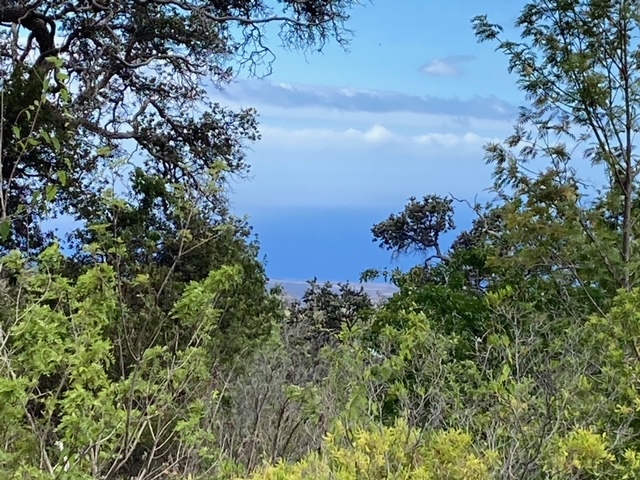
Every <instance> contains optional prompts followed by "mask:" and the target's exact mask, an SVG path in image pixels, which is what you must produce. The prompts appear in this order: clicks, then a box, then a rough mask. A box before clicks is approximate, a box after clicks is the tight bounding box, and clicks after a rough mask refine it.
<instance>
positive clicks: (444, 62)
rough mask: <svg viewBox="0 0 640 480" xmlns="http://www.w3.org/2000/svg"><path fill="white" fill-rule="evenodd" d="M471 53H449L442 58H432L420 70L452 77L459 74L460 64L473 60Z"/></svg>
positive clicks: (436, 75)
mask: <svg viewBox="0 0 640 480" xmlns="http://www.w3.org/2000/svg"><path fill="white" fill-rule="evenodd" d="M474 59H475V57H474V56H473V55H450V56H448V57H444V58H434V59H433V60H430V61H429V62H427V63H425V64H424V65H423V66H422V67H421V68H420V71H421V72H423V73H426V74H427V75H431V76H434V77H452V76H456V75H460V74H461V73H462V72H463V70H462V65H463V64H464V63H467V62H470V61H471V60H474Z"/></svg>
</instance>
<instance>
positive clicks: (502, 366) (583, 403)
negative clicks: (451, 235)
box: [0, 0, 640, 480]
mask: <svg viewBox="0 0 640 480" xmlns="http://www.w3.org/2000/svg"><path fill="white" fill-rule="evenodd" d="M380 1H382V0H380ZM356 4H357V1H356V0H306V1H301V0H281V1H278V2H268V1H266V0H251V1H245V0H243V1H236V0H217V1H209V2H204V1H196V0H180V1H177V0H176V1H168V0H112V1H102V0H93V1H87V2H73V1H70V2H68V1H65V2H63V1H57V0H52V1H26V0H24V1H23V0H17V1H11V2H9V1H5V2H0V32H2V35H0V46H1V48H0V51H1V52H2V56H1V57H0V62H1V65H2V67H1V68H0V94H1V96H0V100H1V101H0V109H1V111H2V116H1V124H0V128H1V130H0V145H1V151H0V155H1V160H2V162H1V168H0V249H1V250H2V252H0V255H1V259H0V405H1V408H0V477H1V478H3V479H8V480H11V479H15V480H17V479H33V480H44V479H54V478H55V479H61V480H85V479H87V480H88V479H104V480H116V479H136V480H152V479H154V480H155V479H169V478H176V479H191V480H195V479H202V480H207V479H229V480H231V479H238V480H240V479H245V480H249V479H252V480H267V479H273V480H275V479H282V480H290V479H291V480H294V479H320V480H323V479H326V480H329V479H331V480H334V479H335V480H356V479H358V480H359V479H368V480H381V479H403V480H405V479H406V480H409V479H415V480H418V479H422V480H426V479H429V480H431V479H433V480H436V479H437V480H445V479H447V480H462V479H466V480H482V479H518V480H521V479H527V480H535V479H558V480H559V479H563V480H564V479H567V480H569V479H575V480H586V479H612V480H614V479H615V480H619V479H635V478H640V389H639V388H640V288H639V285H638V282H639V281H640V249H639V243H638V235H639V233H640V224H639V222H638V218H640V196H639V191H638V184H639V182H638V174H639V173H640V163H639V162H638V154H637V153H636V152H637V145H636V143H635V134H636V132H638V131H639V130H640V122H639V113H640V104H639V101H640V63H639V62H638V58H640V49H639V47H638V42H637V38H638V33H640V13H639V11H638V9H637V6H636V3H635V2H629V1H622V0H618V1H606V0H597V1H596V0H589V1H587V0H530V1H529V2H528V3H527V4H526V5H525V6H524V7H523V8H522V10H521V11H520V14H519V16H518V19H517V24H516V26H517V27H518V29H519V32H520V38H516V39H506V38H503V37H502V30H501V28H500V27H499V26H497V25H493V24H491V23H490V21H489V19H487V18H485V17H477V18H475V19H474V20H473V22H472V28H473V29H474V31H475V34H476V36H477V38H478V40H479V41H488V42H492V43H493V45H495V46H496V47H497V50H498V51H499V52H501V53H502V54H504V55H506V57H507V58H508V60H509V65H510V71H511V74H512V76H513V78H514V81H516V82H517V84H518V86H519V88H520V89H521V90H522V91H523V92H524V93H525V94H526V98H527V104H526V105H525V106H523V107H522V109H521V110H520V114H519V118H518V120H517V122H516V124H515V125H514V130H513V135H512V136H510V137H509V138H507V139H505V141H504V142H501V143H497V144H489V145H486V147H485V160H486V161H487V162H489V163H490V164H491V165H492V166H493V169H494V176H493V178H494V185H493V188H492V192H493V194H494V200H493V201H492V202H490V203H488V204H486V205H476V204H472V203H469V202H467V201H466V200H465V199H454V198H445V197H441V196H436V195H431V194H429V192H425V195H424V197H421V198H411V199H410V201H409V202H408V203H407V205H405V206H404V207H400V210H399V212H398V213H395V214H392V215H390V216H389V217H388V218H387V219H382V220H381V221H380V223H378V224H376V225H374V226H373V227H372V230H371V233H372V236H373V240H374V241H376V242H378V243H379V245H380V247H381V248H384V249H387V250H389V251H390V252H392V253H393V254H395V255H402V254H407V253H412V254H414V253H416V252H418V253H421V254H423V258H424V261H423V262H422V263H421V264H419V265H416V266H415V267H414V268H412V269H410V270H409V271H405V272H401V271H373V270H370V271H367V272H364V273H363V278H362V280H363V281H366V280H372V279H375V278H384V279H385V280H386V281H388V282H391V283H393V284H394V285H395V286H396V287H397V288H398V291H397V292H396V293H395V294H394V295H393V296H391V297H390V298H388V299H386V300H385V301H384V302H381V303H376V302H373V301H372V299H371V298H369V297H368V296H367V295H366V294H365V293H364V292H363V291H362V290H359V289H356V288H354V287H351V286H349V285H339V286H338V288H337V289H336V288H333V286H331V285H324V284H319V283H317V282H315V281H312V282H310V283H309V287H308V289H307V292H306V293H305V295H304V297H303V299H302V300H301V301H299V302H297V301H292V300H285V299H284V297H283V296H282V295H281V293H282V292H280V291H279V290H278V289H276V288H269V287H268V279H267V277H266V274H265V269H264V265H263V264H262V262H261V261H260V259H259V257H258V244H257V242H256V241H255V239H254V237H253V232H252V229H251V227H250V225H248V223H247V221H246V220H244V219H242V218H237V217H235V216H234V215H232V214H231V213H230V209H229V202H228V185H229V182H230V181H231V180H236V179H238V178H242V177H244V176H246V175H247V173H248V165H247V163H246V159H245V152H246V149H247V148H248V147H249V146H250V144H251V143H252V142H255V141H258V140H259V136H260V135H259V127H258V124H257V121H256V112H255V111H254V110H253V109H246V110H233V109H229V108H227V107H225V106H224V105H220V104H217V103H214V102H211V101H210V100H209V96H208V94H207V91H206V88H210V87H211V85H213V86H214V87H216V88H224V86H225V85H228V84H229V83H230V82H232V81H233V79H234V75H235V73H236V71H237V69H239V68H243V69H244V70H243V71H244V72H246V71H249V72H252V73H255V74H263V73H265V72H267V73H268V72H269V71H270V68H271V63H270V59H271V56H270V50H269V45H271V44H272V43H273V42H278V41H280V42H282V43H283V44H284V46H285V47H288V48H292V49H299V50H306V49H321V48H322V47H323V46H324V45H325V44H326V43H327V42H334V43H338V44H340V45H346V44H347V43H348V40H349V38H350V31H349V29H348V27H349V23H348V20H349V12H350V11H351V9H352V8H357V5H356ZM372 8H375V7H372ZM479 8H482V7H481V6H480V7H479ZM509 8H511V7H509ZM514 13H515V12H514ZM267 33H269V34H272V33H275V35H276V37H277V35H278V34H279V38H273V37H272V38H269V36H268V35H267ZM269 42H272V43H269ZM275 66H276V67H277V63H276V64H275ZM478 161H479V162H480V161H482V159H481V158H479V159H478ZM589 162H590V163H591V171H594V170H597V171H598V172H600V173H601V175H602V178H604V179H605V181H604V182H603V184H602V185H597V186H594V185H589V184H588V183H586V181H585V179H583V178H582V177H581V171H584V170H585V169H584V166H585V165H587V166H588V165H589ZM534 163H535V165H536V166H535V167H533V164H534ZM451 178H452V180H451V181H452V182H455V175H454V174H452V177H451ZM408 194H409V192H408ZM456 208H464V209H467V208H471V209H472V210H473V212H474V214H475V218H476V219H475V221H474V223H473V226H472V227H471V228H470V229H469V230H468V231H464V232H459V234H458V236H457V239H456V240H455V242H454V243H453V245H451V247H450V248H444V247H443V246H442V245H441V242H440V241H441V237H442V235H443V234H445V233H447V232H450V231H455V229H456V226H455V224H454V221H453V218H454V213H455V212H454V209H456ZM62 216H67V217H68V216H70V217H72V218H74V219H75V221H76V223H75V225H76V226H75V227H74V228H73V231H72V232H70V233H69V235H68V236H64V237H62V236H58V234H56V233H55V232H54V231H50V230H49V229H48V227H47V226H50V225H51V224H52V222H51V220H55V219H59V218H61V217H62Z"/></svg>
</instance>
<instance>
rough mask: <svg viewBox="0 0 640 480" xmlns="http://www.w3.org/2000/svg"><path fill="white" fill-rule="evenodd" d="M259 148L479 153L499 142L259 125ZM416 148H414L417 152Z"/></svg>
mask: <svg viewBox="0 0 640 480" xmlns="http://www.w3.org/2000/svg"><path fill="white" fill-rule="evenodd" d="M260 131H261V132H262V141H261V144H264V145H267V146H276V147H278V148H287V149H295V150H296V151H301V150H302V151H309V150H336V149H339V150H344V149H347V150H348V149H352V148H361V147H364V148H371V147H374V148H375V147H379V146H382V145H387V146H392V147H395V148H398V149H400V150H399V151H401V150H406V149H411V150H414V151H419V149H420V148H422V147H425V146H432V147H438V148H440V149H456V150H455V153H459V148H460V147H471V148H472V149H477V151H480V147H481V146H482V145H484V144H486V143H487V142H489V141H499V140H500V138H498V137H486V136H481V135H478V134H476V133H472V132H463V133H435V132H433V133H432V132H430V133H420V134H417V135H409V134H404V133H401V132H398V131H392V130H390V129H388V128H386V127H384V126H382V125H380V124H374V125H373V126H371V127H370V128H368V129H357V128H348V129H345V130H338V129H327V128H303V129H289V128H284V127H279V126H270V125H262V126H261V127H260ZM416 147H417V148H416Z"/></svg>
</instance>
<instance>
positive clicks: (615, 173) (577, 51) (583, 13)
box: [474, 0, 640, 289]
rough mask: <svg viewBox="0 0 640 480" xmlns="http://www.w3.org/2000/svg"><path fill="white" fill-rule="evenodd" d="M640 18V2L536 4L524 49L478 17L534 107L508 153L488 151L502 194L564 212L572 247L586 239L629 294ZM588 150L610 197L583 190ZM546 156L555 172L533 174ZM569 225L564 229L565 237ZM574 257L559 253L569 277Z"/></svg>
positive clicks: (633, 265)
mask: <svg viewBox="0 0 640 480" xmlns="http://www.w3.org/2000/svg"><path fill="white" fill-rule="evenodd" d="M639 20H640V18H639V17H638V10H637V6H636V5H635V3H634V2H626V1H611V2H597V1H583V0H570V1H561V0H553V1H546V0H545V1H531V2H528V3H527V4H526V6H525V7H524V8H523V10H522V12H521V14H520V16H519V17H518V19H517V21H516V26H517V27H519V28H520V31H521V41H518V42H515V41H510V40H504V39H502V38H501V37H500V32H501V28H500V27H499V26H498V25H493V24H491V23H489V21H488V20H487V18H486V17H484V16H481V17H477V18H475V19H474V29H475V32H476V35H477V37H478V39H479V40H480V41H489V40H491V41H495V42H497V48H498V49H499V50H501V51H502V52H503V53H505V54H506V56H507V57H508V59H509V69H510V71H511V72H514V73H515V74H516V75H517V77H518V84H519V86H520V88H521V89H522V90H523V91H524V92H525V93H526V94H527V98H528V100H530V102H531V106H530V107H527V108H522V109H521V111H520V118H519V120H518V123H517V125H516V127H515V129H514V134H513V135H512V136H511V137H510V138H509V139H508V140H507V141H506V142H505V145H504V146H502V145H497V144H492V145H489V147H488V149H487V157H488V159H489V161H491V162H493V163H494V164H495V167H496V168H495V175H496V189H497V190H498V191H499V192H501V193H502V194H503V196H504V198H505V199H518V198H519V199H527V201H528V200H529V199H530V198H534V199H538V200H537V204H538V207H539V208H543V207H544V208H546V209H547V211H551V210H554V211H556V212H557V213H558V215H557V216H556V217H555V219H556V220H558V221H561V222H563V223H564V224H565V225H568V226H569V228H571V229H572V232H571V233H570V234H569V235H568V237H569V238H570V240H573V239H576V240H577V237H579V236H583V237H586V239H582V240H583V241H584V240H586V244H587V246H588V247H591V248H589V250H591V251H593V253H595V254H596V255H597V257H596V258H599V261H600V262H601V263H602V264H603V265H604V266H605V267H606V272H603V273H604V275H606V276H608V277H609V278H610V281H611V282H612V283H613V284H614V288H615V287H622V288H625V289H630V288H632V287H633V286H634V285H635V284H636V281H637V280H636V276H637V273H636V272H637V267H638V264H637V260H636V256H635V243H636V240H635V239H636V236H637V222H635V220H634V219H635V217H636V215H637V212H635V211H634V204H636V203H637V183H638V182H637V179H638V173H639V172H640V170H639V169H638V162H637V154H636V149H635V146H634V141H633V139H634V134H635V132H636V131H637V128H638V114H639V111H638V107H637V105H638V95H639V94H640V92H639V91H638V80H639V79H640V67H639V66H638V62H637V60H636V59H637V57H638V53H639V50H638V46H637V45H636V44H635V42H634V41H633V38H634V36H635V35H636V34H637V31H638V28H639V26H640V24H639ZM565 142H569V143H565ZM580 146H584V147H586V148H584V155H585V157H586V158H587V159H589V160H590V161H591V163H592V164H593V165H594V166H600V167H601V170H602V172H603V173H604V177H605V182H604V185H603V187H604V188H603V189H602V190H596V191H595V192H593V191H591V192H584V189H583V190H582V191H580V188H581V187H583V186H584V182H581V181H580V176H579V173H578V172H579V171H580V167H579V165H578V164H577V161H576V153H577V149H578V147H580ZM516 147H519V150H517V151H516V150H515V148H516ZM536 158H544V159H545V160H547V161H548V162H549V167H548V168H547V170H546V171H544V172H540V173H539V174H537V173H536V172H533V173H529V172H531V169H530V167H529V164H531V163H532V162H533V161H534V159H536ZM543 187H546V189H545V188H543ZM585 193H590V194H591V195H592V196H593V194H594V193H595V197H596V200H595V201H593V200H592V201H588V200H587V199H586V198H585V196H584V194H585ZM543 195H546V197H545V198H543ZM580 200H582V201H583V203H582V205H579V204H578V202H579V201H580ZM543 204H544V205H543ZM576 209H577V210H576ZM533 215H534V211H533V210H531V215H530V217H531V220H533V221H534V222H536V224H537V225H538V226H539V227H540V228H544V227H543V223H545V222H546V224H547V226H548V227H553V225H551V223H550V222H549V221H548V219H545V218H540V217H538V216H533ZM603 217H609V218H615V219H618V220H619V222H616V223H618V225H617V226H616V227H615V229H614V230H612V229H611V228H602V223H603ZM608 224H609V225H610V226H611V223H610V222H608ZM559 226H560V225H558V222H556V225H555V227H554V230H555V232H558V231H559V228H557V227H559ZM573 227H580V228H579V229H578V228H573ZM546 231H547V232H550V229H549V228H547V229H546ZM579 232H580V233H579ZM567 233H568V232H565V234H564V236H567ZM570 250H571V248H565V249H564V251H563V252H555V253H556V254H557V255H556V256H558V258H560V259H561V262H562V263H563V265H562V267H563V268H564V269H566V270H571V269H572V267H571V265H572V263H574V262H573V260H572V259H571V258H569V257H570V255H571V254H570ZM556 263H557V261H556ZM576 273H580V272H574V280H575V281H581V282H583V283H586V284H589V283H590V281H591V280H592V279H588V278H575V277H576V275H575V274H576Z"/></svg>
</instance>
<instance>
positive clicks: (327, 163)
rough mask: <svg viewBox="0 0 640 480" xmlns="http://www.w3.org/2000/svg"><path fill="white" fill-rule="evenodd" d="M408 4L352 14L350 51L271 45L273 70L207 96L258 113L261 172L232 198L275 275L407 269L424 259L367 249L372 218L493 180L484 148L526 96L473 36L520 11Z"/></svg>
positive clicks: (478, 191) (509, 6) (477, 190)
mask: <svg viewBox="0 0 640 480" xmlns="http://www.w3.org/2000/svg"><path fill="white" fill-rule="evenodd" d="M401 4H402V10H398V7H399V6H400V3H399V2H391V1H389V0H378V1H376V2H374V3H373V4H370V5H369V4H367V5H366V6H365V7H360V8H356V9H354V10H353V12H352V20H351V22H350V24H349V27H350V28H352V29H353V30H354V31H355V35H354V37H353V40H352V42H351V45H350V47H349V51H348V52H345V51H343V50H342V49H341V48H340V47H338V46H337V45H327V46H326V47H325V49H324V51H323V53H322V54H307V55H304V54H301V53H299V52H288V51H282V50H279V49H274V52H275V53H276V56H277V59H276V61H275V64H274V70H273V74H272V75H271V76H269V77H268V78H266V79H263V80H257V79H248V78H246V77H242V76H240V78H239V80H238V82H237V83H235V84H234V85H231V86H230V87H228V88H227V89H226V90H225V92H223V93H221V92H212V96H213V97H215V98H220V100H221V101H222V102H223V103H225V104H227V105H229V106H236V107H240V106H253V107H256V108H257V109H258V112H259V114H260V123H261V131H262V136H263V139H262V140H261V141H260V142H259V143H257V144H255V145H253V146H252V150H251V152H250V154H249V162H250V163H251V165H252V177H253V178H252V179H251V180H249V181H245V182H242V183H239V184H237V185H235V186H234V193H233V197H232V198H233V202H234V208H235V210H236V212H238V213H240V214H248V215H249V216H250V219H251V223H252V224H253V225H254V226H255V231H256V232H257V234H258V236H259V239H260V242H261V244H262V251H263V254H265V255H266V257H267V262H268V263H267V271H268V273H269V275H270V276H271V277H272V278H276V279H289V280H305V279H308V278H311V277H314V276H317V277H318V278H319V279H321V280H332V281H346V280H349V281H355V280H357V278H358V275H359V274H360V272H362V271H363V270H364V269H366V268H369V267H384V266H387V265H391V264H395V265H400V266H403V267H406V266H409V265H410V264H411V262H413V261H414V260H415V259H407V260H405V261H400V262H399V263H398V262H395V263H392V262H391V258H390V255H389V254H388V253H387V252H384V251H381V250H379V249H378V247H377V246H376V244H374V243H372V240H371V234H370V228H371V226H372V224H373V223H375V222H377V221H380V220H382V219H384V218H385V217H386V216H387V215H388V214H389V213H391V212H396V211H398V210H400V209H401V208H402V207H403V205H404V203H405V202H406V200H407V199H408V197H410V196H411V195H415V196H422V195H424V194H428V193H439V194H446V193H449V192H450V193H453V194H454V195H456V196H458V197H463V198H467V199H470V200H471V199H473V197H474V196H475V195H480V197H482V192H483V190H484V189H486V188H487V187H488V186H489V185H490V167H488V166H486V165H485V164H484V160H483V150H482V145H483V144H484V143H485V142H486V141H488V140H495V139H499V140H501V139H503V138H504V137H505V136H507V135H508V134H509V133H510V129H511V125H512V119H513V118H514V113H515V109H516V107H517V105H519V104H520V103H521V102H522V95H521V93H520V92H518V90H517V88H516V86H515V78H513V77H510V76H509V75H508V74H507V69H506V67H507V65H506V60H505V59H504V58H503V57H502V56H501V54H499V53H497V52H495V51H494V48H495V45H491V44H478V43H477V42H476V40H475V38H474V35H473V31H472V29H471V23H470V20H471V18H472V17H473V16H475V15H479V14H488V15H489V19H490V20H491V21H493V22H496V23H500V24H502V25H503V26H505V27H508V26H509V25H512V24H513V20H514V19H515V17H516V16H517V14H518V12H519V9H520V8H521V5H522V4H521V3H520V2H510V1H504V0H502V1H497V0H493V1H487V2H477V1H471V0H458V1H456V2H426V1H424V0H403V2H401ZM506 30H507V33H509V32H510V29H509V28H507V29H506ZM511 36H513V35H511ZM272 46H273V44H272ZM457 220H458V223H459V224H460V225H461V226H462V227H464V226H467V225H468V224H469V222H470V220H471V213H470V212H468V211H465V209H464V208H461V213H460V214H459V216H458V218H457Z"/></svg>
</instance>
